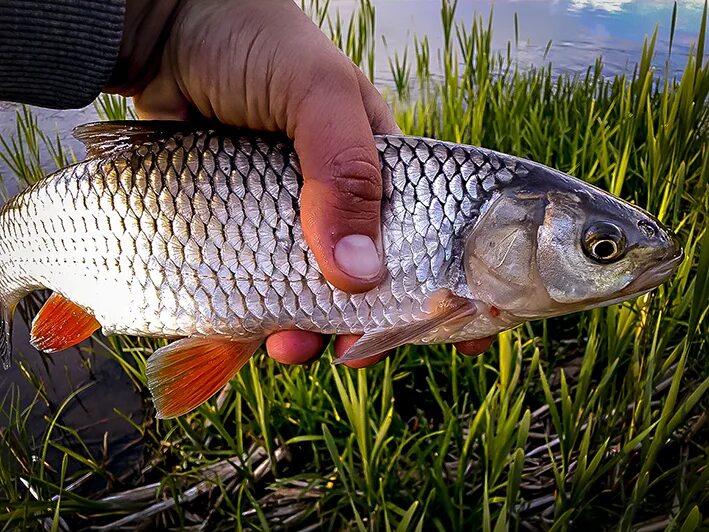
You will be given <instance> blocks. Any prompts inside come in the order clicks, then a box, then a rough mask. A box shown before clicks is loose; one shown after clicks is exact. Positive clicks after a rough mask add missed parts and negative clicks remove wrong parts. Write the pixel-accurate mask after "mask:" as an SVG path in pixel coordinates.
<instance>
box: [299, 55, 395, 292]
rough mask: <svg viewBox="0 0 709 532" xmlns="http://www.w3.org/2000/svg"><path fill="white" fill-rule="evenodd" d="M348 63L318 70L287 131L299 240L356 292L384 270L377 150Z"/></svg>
mask: <svg viewBox="0 0 709 532" xmlns="http://www.w3.org/2000/svg"><path fill="white" fill-rule="evenodd" d="M354 68H356V67H353V66H351V65H349V64H347V63H344V64H339V65H333V68H330V69H326V70H323V71H322V72H324V74H323V77H322V79H318V80H317V83H313V84H312V85H311V91H310V92H309V93H308V94H307V95H306V96H305V97H304V98H303V99H301V100H300V101H299V105H298V109H297V110H296V112H295V120H294V123H293V125H294V128H293V137H294V139H295V148H296V151H297V152H298V156H299V158H300V162H301V169H302V172H303V179H304V184H303V191H302V194H301V220H302V223H303V231H304V234H305V239H306V241H307V242H308V245H309V246H310V248H311V249H312V250H313V253H314V254H315V258H316V259H317V261H318V265H319V266H320V269H321V270H322V272H323V274H324V275H325V277H326V279H327V280H328V281H329V282H330V283H332V284H333V285H335V286H336V287H337V288H340V289H341V290H345V291H347V292H355V293H356V292H363V291H366V290H369V289H371V288H373V287H374V286H376V285H377V284H378V282H379V281H380V279H381V277H382V275H383V270H384V268H383V261H382V255H383V253H382V240H381V233H380V223H381V220H380V214H381V199H382V177H381V171H380V163H379V155H378V153H377V150H376V147H375V145H374V138H373V135H372V129H371V126H370V121H369V118H368V115H367V112H366V110H365V105H364V102H363V99H362V94H361V92H360V89H359V83H358V80H357V76H356V74H355V71H354Z"/></svg>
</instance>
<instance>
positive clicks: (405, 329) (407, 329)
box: [335, 296, 477, 364]
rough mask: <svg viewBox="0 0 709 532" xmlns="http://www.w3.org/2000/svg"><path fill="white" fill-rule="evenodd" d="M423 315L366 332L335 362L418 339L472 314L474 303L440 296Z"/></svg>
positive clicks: (371, 353) (381, 351)
mask: <svg viewBox="0 0 709 532" xmlns="http://www.w3.org/2000/svg"><path fill="white" fill-rule="evenodd" d="M434 304H435V306H434V308H433V310H432V311H431V312H429V313H427V315H426V317H424V318H423V319H420V320H415V321H412V322H411V323H407V324H406V325H403V326H401V327H395V328H392V329H389V330H384V331H376V332H371V333H366V334H365V335H364V336H362V338H360V339H359V340H357V342H355V343H354V345H352V347H350V348H349V349H348V350H347V352H346V353H345V354H344V355H343V356H341V357H340V358H338V359H337V360H336V361H335V364H342V363H344V362H352V361H355V360H363V359H366V358H369V357H373V356H376V355H379V354H381V353H383V352H385V351H388V350H389V349H394V348H396V347H400V346H402V345H404V344H410V343H413V342H417V341H420V340H421V339H422V338H425V337H426V336H428V335H430V334H431V333H433V332H435V331H436V330H437V329H439V328H440V327H444V326H446V325H450V324H451V323H452V322H455V321H457V320H460V319H462V318H469V317H472V316H473V315H475V313H476V311H477V309H476V307H475V304H474V303H473V302H472V301H470V300H468V299H463V298H460V297H456V296H447V297H443V298H440V299H439V300H438V301H437V302H435V303H434Z"/></svg>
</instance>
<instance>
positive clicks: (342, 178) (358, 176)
mask: <svg viewBox="0 0 709 532" xmlns="http://www.w3.org/2000/svg"><path fill="white" fill-rule="evenodd" d="M369 159H370V154H369V153H368V150H366V149H365V148H350V149H347V150H343V151H341V152H339V153H338V154H337V155H336V156H335V157H334V158H333V159H332V160H331V161H330V162H329V164H328V169H329V172H328V174H329V175H331V176H332V182H333V186H334V189H335V193H336V194H337V195H338V196H339V197H340V198H339V199H345V200H346V201H352V202H354V203H356V204H361V203H365V204H366V203H377V202H379V201H381V199H382V177H381V173H380V171H379V168H378V167H377V166H376V165H374V164H373V163H372V162H371V161H370V160H369Z"/></svg>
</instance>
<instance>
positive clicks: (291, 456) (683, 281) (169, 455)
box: [0, 2, 709, 532]
mask: <svg viewBox="0 0 709 532" xmlns="http://www.w3.org/2000/svg"><path fill="white" fill-rule="evenodd" d="M306 7H307V8H308V9H309V12H310V13H311V14H312V15H313V17H314V18H315V19H316V20H317V21H318V22H319V23H321V25H322V26H323V28H324V29H325V30H326V31H329V32H330V34H331V35H332V36H333V40H334V41H335V42H336V43H338V44H339V45H340V46H341V47H342V48H343V49H344V50H346V51H347V53H349V54H350V55H351V56H352V57H353V58H354V59H355V60H356V62H357V63H358V64H360V65H361V66H362V67H363V68H364V70H365V72H368V73H369V74H370V75H371V72H372V70H373V67H372V64H373V63H372V61H373V57H374V44H373V43H374V42H375V39H374V38H373V32H374V28H373V22H372V21H373V18H372V16H373V7H372V6H371V5H370V3H369V2H362V9H361V10H360V11H359V13H358V14H357V15H355V17H354V18H353V22H351V23H345V22H343V21H342V20H341V19H340V18H334V19H333V18H331V17H329V16H327V15H326V14H325V10H326V9H327V2H324V3H323V2H309V3H308V5H307V6H306ZM454 9H455V6H454V5H452V4H450V3H448V2H443V4H442V10H441V20H442V24H443V25H444V35H446V39H445V48H444V50H442V52H441V54H440V58H441V66H442V69H443V74H444V75H443V78H442V79H441V78H438V77H433V76H432V75H431V74H430V72H431V70H432V66H433V65H434V61H436V59H434V58H436V57H438V55H437V52H436V51H435V50H430V49H429V45H428V41H427V39H426V38H425V36H418V37H419V38H417V39H416V41H415V45H414V48H413V50H410V51H409V52H407V54H402V55H401V56H399V57H394V58H391V61H390V65H391V67H392V70H393V72H392V74H393V79H394V80H395V83H394V84H393V86H392V87H391V88H390V90H389V91H388V92H387V98H388V99H389V100H390V101H391V102H392V105H393V107H394V109H395V110H396V114H397V117H398V120H399V123H400V125H401V127H402V129H403V130H404V131H405V132H407V133H411V134H416V135H427V136H434V137H437V138H441V139H447V140H452V141H457V142H466V143H472V144H478V145H483V146H486V147H491V148H495V149H498V150H501V151H504V152H508V153H512V154H515V155H518V156H523V157H528V158H531V159H534V160H537V161H540V162H543V163H546V164H549V165H551V166H554V167H556V168H559V169H560V170H563V171H566V172H569V173H572V174H574V175H577V176H579V177H581V178H583V179H586V180H588V181H590V182H592V183H595V184H598V185H599V186H601V187H603V188H605V189H607V190H610V191H612V192H614V193H616V194H620V195H621V196H623V197H625V198H627V199H629V200H631V201H633V202H635V203H637V204H638V205H641V206H643V207H646V208H648V209H649V210H651V211H652V212H654V213H656V214H657V215H658V216H659V218H660V219H661V220H663V221H664V222H665V223H667V224H668V225H670V226H672V227H673V228H675V229H676V231H677V232H678V234H679V236H680V238H681V240H682V242H683V243H684V248H685V251H686V254H687V258H686V260H685V261H684V263H683V264H682V265H681V267H680V269H679V272H678V274H677V275H676V276H675V277H674V278H673V279H672V280H671V281H669V282H668V283H666V284H665V285H663V286H662V287H661V288H660V289H658V290H657V291H655V292H654V293H652V294H651V295H647V296H644V297H642V298H640V299H638V300H636V301H634V302H631V303H626V304H623V305H620V306H614V307H611V308H608V309H603V310H594V311H591V312H587V313H583V314H576V315H573V316H567V317H562V318H556V319H553V320H548V321H546V322H541V321H540V322H535V323H532V324H526V325H524V326H521V327H519V328H517V329H516V330H514V331H511V332H507V333H504V334H502V335H500V337H499V340H498V341H497V342H496V343H495V345H494V346H493V348H492V349H491V350H490V351H489V352H487V353H486V354H484V355H483V356H480V357H477V358H466V357H462V356H460V355H458V354H457V353H456V352H455V351H454V350H453V349H452V348H450V347H446V346H434V347H430V348H420V347H405V348H402V349H399V350H398V352H397V353H396V355H395V356H393V357H392V358H390V359H389V360H387V361H385V362H383V363H381V364H379V365H377V366H376V367H374V368H370V369H367V370H350V369H347V368H344V367H341V366H334V365H332V364H331V360H332V355H331V352H330V351H328V353H327V354H326V355H325V356H324V357H323V358H322V359H321V360H319V361H316V362H314V363H312V364H311V365H309V366H308V367H284V366H281V365H278V364H276V363H274V362H272V361H271V360H269V359H268V358H267V357H266V356H265V355H263V354H260V355H258V356H257V357H255V358H254V359H253V360H252V361H251V362H250V363H249V365H247V367H245V368H244V370H243V371H242V372H241V373H240V374H239V376H238V377H237V378H235V379H234V380H233V381H232V382H231V384H230V385H229V386H228V387H227V389H225V390H224V391H223V392H222V393H220V394H218V396H217V397H216V398H214V399H212V400H210V401H209V402H208V403H207V404H206V405H204V406H202V407H200V408H199V409H198V410H197V411H195V412H194V413H192V414H190V415H187V416H184V417H182V418H180V419H177V420H173V421H159V420H155V419H153V418H152V414H150V413H149V415H148V417H147V418H146V420H145V421H144V422H143V423H141V424H140V425H137V427H136V428H137V430H138V431H139V433H140V434H141V435H142V439H143V441H144V442H145V450H144V462H143V464H142V470H141V474H140V475H136V476H134V477H131V478H128V479H124V480H123V481H116V480H115V479H114V478H112V477H111V475H110V473H108V472H107V469H106V462H105V457H100V456H92V455H91V452H89V451H88V449H87V448H85V447H83V446H82V445H81V444H80V443H78V442H77V440H78V438H75V437H74V436H75V435H76V432H75V429H74V428H72V427H69V426H65V425H64V424H63V423H61V410H62V408H64V407H65V405H67V404H69V403H71V401H76V400H77V398H76V394H75V395H74V396H70V397H68V398H67V399H66V401H65V403H64V404H61V405H57V406H56V407H55V408H54V409H53V410H52V411H53V415H52V416H50V417H48V418H47V429H46V431H45V432H44V433H43V434H40V435H39V436H36V437H33V435H31V434H30V433H29V429H28V428H27V419H28V417H29V415H30V413H31V411H32V409H33V408H36V407H37V405H39V404H40V403H43V402H44V399H43V395H42V393H43V388H42V383H41V382H38V381H37V379H36V378H33V376H32V375H31V373H30V372H28V371H26V372H25V374H26V376H27V378H28V379H29V380H31V382H33V383H34V385H35V387H36V388H37V389H38V392H37V396H36V397H35V398H34V400H33V401H25V403H27V402H30V405H29V406H27V407H21V406H20V404H21V403H20V400H19V398H18V397H17V394H16V393H14V392H10V391H9V392H8V393H7V395H6V396H5V400H4V402H3V403H2V407H1V409H2V410H3V411H4V412H5V414H6V415H7V416H9V419H10V423H9V424H8V426H7V427H4V428H2V429H0V509H1V510H0V512H2V513H1V514H0V523H2V524H3V526H4V527H5V528H7V529H17V528H38V529H40V528H45V529H48V530H65V529H69V528H71V529H74V528H79V529H80V528H86V527H89V526H90V525H91V526H94V525H108V524H111V523H114V524H117V525H122V526H124V527H126V528H132V527H137V526H138V525H142V526H147V527H159V528H167V527H171V528H181V527H194V529H195V530H198V529H199V530H201V529H204V530H207V529H209V530H211V529H230V530H231V529H234V528H237V529H268V528H274V529H278V528H291V529H306V528H308V527H310V529H321V528H325V529H357V530H430V529H435V530H486V531H487V530H494V531H502V530H506V529H514V530H566V529H574V530H582V529H598V528H603V529H620V530H631V529H636V530H645V531H649V530H677V531H682V532H689V531H692V530H700V529H705V530H706V529H708V528H709V515H708V512H707V510H706V509H707V508H709V467H708V466H709V424H708V423H707V422H708V421H709V415H708V414H707V406H708V405H709V395H708V394H707V390H708V389H709V346H708V342H709V331H708V329H707V313H708V311H709V231H707V217H708V214H709V147H708V146H709V143H708V142H707V140H708V137H709V132H708V131H709V130H708V129H707V128H708V126H709V123H708V121H709V108H708V106H707V95H708V94H709V67H707V65H706V64H705V63H704V62H703V58H704V40H705V31H706V21H707V17H706V9H705V14H704V18H703V24H702V26H701V28H698V34H697V41H696V42H697V44H696V46H695V48H694V49H693V52H692V53H691V54H690V57H689V59H688V61H687V65H686V68H685V70H684V73H683V75H682V76H681V78H679V79H667V78H666V76H665V75H664V74H665V72H663V71H659V72H657V71H655V69H654V68H652V67H651V59H652V57H653V51H654V46H655V40H654V38H652V37H651V38H649V39H648V41H647V43H646V46H645V51H644V53H643V56H642V59H641V61H640V63H639V64H638V66H637V68H636V69H635V70H634V71H633V72H632V73H631V74H629V75H627V76H620V77H616V78H612V79H604V78H602V76H601V62H600V60H599V61H598V62H597V63H596V64H595V65H591V66H590V67H589V69H588V70H587V72H585V73H584V74H582V75H578V76H573V77H570V76H554V75H553V74H552V70H551V67H550V66H548V65H547V66H544V67H539V68H537V69H531V70H529V69H527V70H523V69H520V68H518V66H517V65H516V64H515V63H514V61H513V60H512V59H511V57H510V55H509V54H503V55H497V54H494V53H492V52H491V50H490V42H491V40H490V35H491V31H492V28H491V27H490V25H489V23H488V22H486V21H485V20H483V19H482V18H477V19H475V21H474V22H473V23H472V24H468V25H457V24H454V23H453V20H454V19H453V13H454ZM515 24H516V19H515ZM511 46H514V44H512V45H511ZM102 102H103V103H102V104H101V105H102V107H101V109H102V110H103V112H104V116H105V117H107V118H120V117H121V116H120V115H122V114H125V113H127V112H128V109H127V108H126V107H125V104H124V102H121V101H120V100H119V99H115V98H114V99H111V100H110V101H108V100H102ZM33 124H35V123H34V122H33V120H32V117H31V114H30V113H29V112H27V111H24V112H23V113H21V114H20V115H19V116H18V132H17V134H16V135H15V136H14V137H13V139H14V140H12V141H5V143H4V144H3V149H2V153H3V154H4V157H7V158H8V161H9V162H12V164H10V165H9V166H10V167H11V168H12V170H13V171H14V172H15V173H16V174H17V176H18V178H19V179H20V180H21V182H23V183H26V182H31V181H32V180H34V179H37V177H38V176H39V175H41V173H42V172H41V168H39V166H38V164H39V163H38V159H37V157H35V153H36V150H37V148H36V146H37V145H38V144H39V143H42V142H46V143H50V144H54V145H55V152H53V153H55V154H58V153H60V152H61V149H60V148H59V147H58V146H56V141H55V140H53V139H51V138H49V137H46V136H42V134H41V133H40V132H39V131H37V128H36V124H35V125H34V126H33ZM53 159H55V163H59V162H61V161H63V159H61V158H60V157H58V156H56V157H53ZM27 314H28V315H29V316H31V313H30V312H29V311H27ZM156 345H160V344H159V342H153V341H148V340H136V339H132V338H122V337H116V338H110V339H109V340H108V343H107V347H108V348H109V350H110V352H111V356H112V357H115V358H116V360H118V361H119V363H120V364H121V367H122V368H123V370H124V371H125V372H126V373H127V374H128V375H129V376H130V378H131V379H132V381H133V382H134V384H135V387H136V390H137V391H138V392H139V393H141V394H142V396H143V397H144V398H145V399H146V405H148V406H149V401H148V399H147V397H148V396H147V391H146V387H145V379H144V368H145V360H146V357H147V356H148V355H149V354H150V352H151V351H152V350H153V349H154V347H155V346H156ZM54 356H57V355H54ZM13 371H18V370H17V369H16V368H15V369H14V370H13ZM23 404H24V403H23ZM126 423H129V421H128V420H126ZM67 440H71V441H73V442H74V444H73V445H72V446H67V445H66V444H65V443H62V442H66V441H67ZM50 455H51V456H53V457H55V459H54V460H53V461H52V463H47V462H46V461H45V459H44V458H45V457H47V456H50ZM89 484H91V486H93V487H92V488H91V489H89V488H88V487H87V486H88V485H89ZM97 485H98V486H99V487H98V488H96V486H97ZM203 523H204V524H203Z"/></svg>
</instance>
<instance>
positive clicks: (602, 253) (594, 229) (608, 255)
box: [583, 222, 625, 264]
mask: <svg viewBox="0 0 709 532" xmlns="http://www.w3.org/2000/svg"><path fill="white" fill-rule="evenodd" d="M583 250H584V252H585V253H586V255H588V256H589V257H590V258H591V259H592V260H594V261H596V262H600V263H603V264H606V263H609V262H614V261H616V260H618V259H620V258H621V257H623V255H624V254H625V234H624V233H623V231H621V229H620V228H619V227H618V226H616V225H613V224H611V223H607V222H603V223H597V224H594V225H592V226H591V227H589V228H588V229H586V232H585V234H584V238H583Z"/></svg>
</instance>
